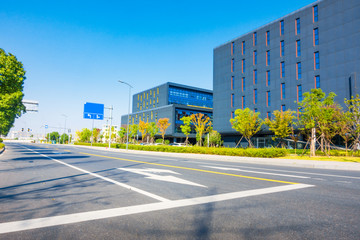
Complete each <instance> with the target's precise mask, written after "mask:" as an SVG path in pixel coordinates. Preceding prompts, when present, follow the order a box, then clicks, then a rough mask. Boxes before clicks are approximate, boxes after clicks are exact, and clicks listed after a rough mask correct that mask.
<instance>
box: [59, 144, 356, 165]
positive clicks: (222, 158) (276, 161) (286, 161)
mask: <svg viewBox="0 0 360 240" xmlns="http://www.w3.org/2000/svg"><path fill="white" fill-rule="evenodd" d="M58 146H72V147H77V148H92V149H95V150H101V151H112V152H119V153H127V154H131V153H133V154H143V155H151V156H169V157H181V158H188V159H204V160H210V161H224V162H241V163H252V164H260V165H275V166H287V167H301V168H316V169H331V170H350V171H360V163H351V162H335V161H316V160H297V159H279V158H255V157H238V156H222V155H208V154H193V153H170V152H151V151H139V150H126V149H114V148H110V149H109V148H105V147H91V146H81V145H58Z"/></svg>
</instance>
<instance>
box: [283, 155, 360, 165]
mask: <svg viewBox="0 0 360 240" xmlns="http://www.w3.org/2000/svg"><path fill="white" fill-rule="evenodd" d="M280 158H282V159H297V160H316V161H334V162H355V163H360V158H359V157H351V156H349V157H342V156H330V157H327V156H315V157H309V155H304V156H299V155H293V154H291V155H288V156H286V157H280Z"/></svg>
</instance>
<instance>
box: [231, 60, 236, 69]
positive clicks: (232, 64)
mask: <svg viewBox="0 0 360 240" xmlns="http://www.w3.org/2000/svg"><path fill="white" fill-rule="evenodd" d="M234 64H235V60H234V59H231V72H234Z"/></svg>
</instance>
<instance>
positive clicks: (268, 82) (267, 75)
mask: <svg viewBox="0 0 360 240" xmlns="http://www.w3.org/2000/svg"><path fill="white" fill-rule="evenodd" d="M270 82H271V79H270V70H269V71H266V86H270Z"/></svg>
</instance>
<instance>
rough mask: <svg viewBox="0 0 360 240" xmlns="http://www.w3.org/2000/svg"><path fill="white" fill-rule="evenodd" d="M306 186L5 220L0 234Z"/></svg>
mask: <svg viewBox="0 0 360 240" xmlns="http://www.w3.org/2000/svg"><path fill="white" fill-rule="evenodd" d="M308 187H314V186H313V185H308V184H292V185H285V186H279V187H270V188H261V189H255V190H247V191H241V192H233V193H225V194H218V195H212V196H206V197H197V198H190V199H182V200H176V201H168V202H158V203H150V204H143V205H137V206H130V207H121V208H113V209H106V210H98V211H91V212H82V213H74V214H68V215H62V216H54V217H45V218H36V219H29V220H23V221H16V222H7V223H1V224H0V234H1V233H10V232H17V231H24V230H30V229H36V228H44V227H51V226H58V225H64V224H71V223H79V222H85V221H92V220H98V219H105V218H111V217H119V216H126V215H132V214H139V213H146V212H153V211H160V210H166V209H172V208H180V207H188V206H194V205H199V204H206V203H213V202H220V201H226V200H233V199H238V198H245V197H251V196H258V195H263V194H270V193H278V192H285V191H291V190H297V189H303V188H308Z"/></svg>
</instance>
